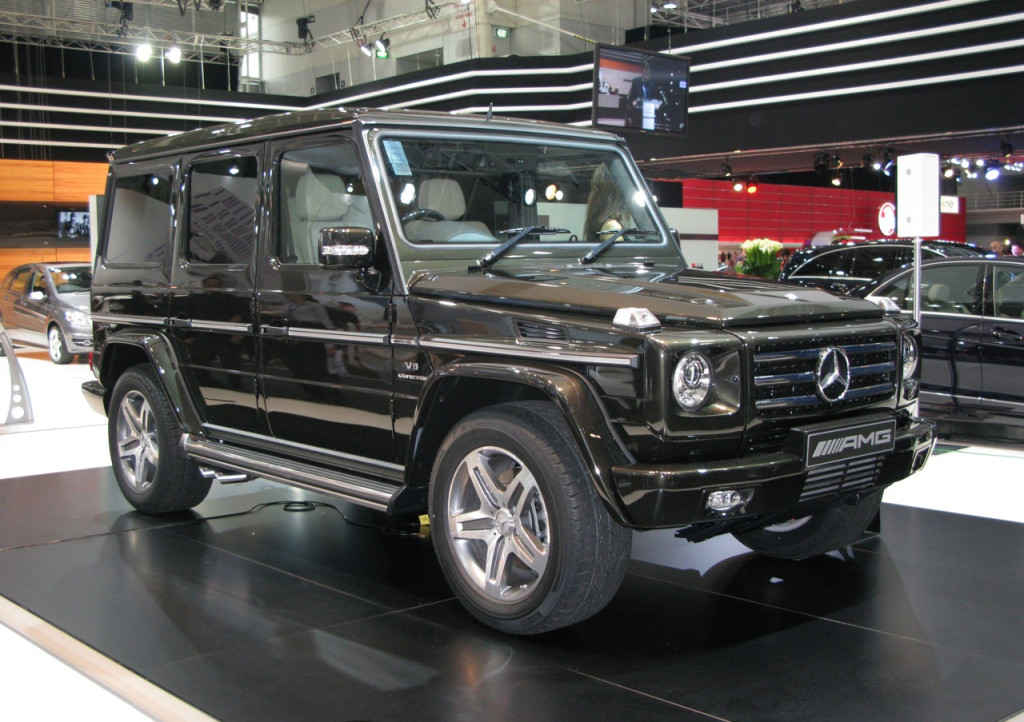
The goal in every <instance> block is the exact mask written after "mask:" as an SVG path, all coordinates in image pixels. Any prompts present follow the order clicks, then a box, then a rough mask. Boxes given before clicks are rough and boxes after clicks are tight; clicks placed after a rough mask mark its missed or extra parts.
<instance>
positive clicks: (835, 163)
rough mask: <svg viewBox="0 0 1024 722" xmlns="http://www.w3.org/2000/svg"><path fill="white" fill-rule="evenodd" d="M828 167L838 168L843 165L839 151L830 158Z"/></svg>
mask: <svg viewBox="0 0 1024 722" xmlns="http://www.w3.org/2000/svg"><path fill="white" fill-rule="evenodd" d="M828 167H829V168H831V169H832V170H838V169H839V168H842V167H843V159H842V158H840V157H839V154H838V153H833V154H832V157H831V158H829V159H828Z"/></svg>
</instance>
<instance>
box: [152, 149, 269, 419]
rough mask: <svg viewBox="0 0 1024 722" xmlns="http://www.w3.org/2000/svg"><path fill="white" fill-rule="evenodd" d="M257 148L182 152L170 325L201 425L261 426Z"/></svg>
mask: <svg viewBox="0 0 1024 722" xmlns="http://www.w3.org/2000/svg"><path fill="white" fill-rule="evenodd" d="M261 152H262V146H252V147H243V148H232V149H231V150H230V151H226V150H225V151H221V152H217V153H213V154H209V153H207V154H201V155H195V156H191V157H186V158H185V159H184V162H183V169H184V171H183V172H184V176H183V181H184V182H183V184H182V187H183V189H184V200H183V203H182V204H181V205H182V213H183V217H182V218H181V219H180V220H181V222H180V224H179V227H180V229H181V231H180V233H179V238H178V244H179V252H178V254H177V257H178V262H177V263H176V264H175V266H174V268H172V269H171V287H172V293H171V303H170V312H169V317H170V325H171V333H172V334H173V335H174V337H175V339H176V341H177V346H178V353H179V357H180V358H181V359H182V363H183V365H184V366H185V369H186V372H187V374H188V375H189V376H190V378H191V380H192V382H193V383H194V384H195V386H196V388H197V389H198V391H199V396H200V397H201V398H202V402H203V405H204V407H205V408H204V419H205V421H206V422H207V424H208V425H209V427H210V428H209V429H208V431H209V432H210V433H211V434H212V435H214V436H217V435H222V434H223V433H224V432H225V431H226V430H229V429H230V430H240V431H246V432H254V433H265V432H266V430H267V429H266V419H265V417H264V416H263V413H262V412H261V410H260V409H259V407H258V405H257V396H256V337H255V319H254V299H253V292H254V288H255V283H254V280H253V278H254V277H253V273H254V261H253V252H254V249H255V243H256V223H257V215H256V210H257V207H258V205H259V203H258V199H259V193H260V179H261V173H260V169H261V159H260V154H261Z"/></svg>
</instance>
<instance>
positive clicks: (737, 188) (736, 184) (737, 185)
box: [732, 180, 747, 193]
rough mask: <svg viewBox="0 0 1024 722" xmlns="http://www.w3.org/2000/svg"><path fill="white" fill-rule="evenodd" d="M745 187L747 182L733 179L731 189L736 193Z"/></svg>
mask: <svg viewBox="0 0 1024 722" xmlns="http://www.w3.org/2000/svg"><path fill="white" fill-rule="evenodd" d="M746 187H747V184H746V183H744V182H743V181H741V180H736V181H733V184H732V189H733V190H734V191H736V192H737V193H741V192H742V191H743V190H744V189H745V188H746Z"/></svg>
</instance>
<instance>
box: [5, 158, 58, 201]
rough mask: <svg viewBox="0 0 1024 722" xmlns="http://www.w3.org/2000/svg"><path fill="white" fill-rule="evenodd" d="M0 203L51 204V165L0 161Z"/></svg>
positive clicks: (40, 162) (28, 161) (24, 161)
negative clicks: (26, 202)
mask: <svg viewBox="0 0 1024 722" xmlns="http://www.w3.org/2000/svg"><path fill="white" fill-rule="evenodd" d="M0 201H28V202H35V203H53V163H52V162H51V161H48V160H47V161H41V160H9V159H0Z"/></svg>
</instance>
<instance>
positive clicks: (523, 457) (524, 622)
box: [430, 402, 632, 634]
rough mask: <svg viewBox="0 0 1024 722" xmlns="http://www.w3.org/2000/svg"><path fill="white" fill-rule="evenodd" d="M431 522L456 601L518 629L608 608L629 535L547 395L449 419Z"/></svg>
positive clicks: (565, 622)
mask: <svg viewBox="0 0 1024 722" xmlns="http://www.w3.org/2000/svg"><path fill="white" fill-rule="evenodd" d="M430 522H431V529H432V532H431V535H432V537H433V539H434V547H435V550H436V552H437V556H438V559H439V560H440V563H441V568H442V570H443V571H444V575H445V578H446V579H447V580H448V584H449V585H450V586H451V588H452V590H453V591H454V592H455V594H456V596H457V597H458V598H459V600H460V601H461V602H462V604H463V606H464V607H465V608H466V609H467V610H468V611H469V612H470V614H472V615H473V616H474V617H476V618H477V619H478V620H480V621H481V622H483V623H484V624H486V625H488V626H490V627H493V628H495V629H498V630H500V631H503V632H510V633H514V634H539V633H541V632H547V631H550V630H553V629H558V628H560V627H565V626H569V625H571V624H575V623H577V622H580V621H582V620H584V619H586V618H587V617H590V616H591V615H593V614H596V613H597V612H598V611H600V610H601V609H603V608H604V606H605V605H606V604H607V603H608V602H609V601H611V598H612V597H613V596H615V592H616V591H617V590H618V588H619V586H620V585H621V584H622V579H623V577H624V576H625V573H626V565H627V563H628V562H629V551H630V546H631V543H632V532H631V531H630V530H629V529H626V528H624V527H622V526H620V525H618V524H617V523H615V521H614V520H613V519H612V517H611V515H610V514H609V513H608V511H607V510H606V509H605V508H604V506H603V504H602V503H601V500H600V499H599V498H598V495H597V492H596V491H595V489H594V486H593V483H592V481H591V478H590V475H589V473H588V472H587V469H586V466H585V465H584V463H583V461H582V459H581V457H580V454H579V451H578V449H577V447H576V444H575V441H574V440H573V438H572V435H571V432H570V431H569V428H568V427H567V426H566V424H565V421H564V419H563V418H562V417H561V415H560V413H559V412H558V411H557V409H555V407H554V406H553V405H551V404H549V403H543V402H525V403H514V404H502V405H499V406H495V407H493V408H491V409H485V410H482V411H478V412H476V413H474V414H471V415H470V416H467V417H466V418H465V419H463V420H462V421H461V422H459V423H458V424H457V425H456V426H455V428H453V429H452V430H451V432H450V433H449V434H448V437H447V438H446V439H445V441H444V443H443V444H442V446H441V448H440V450H439V452H438V456H437V460H436V463H435V464H434V470H433V475H432V477H431V482H430Z"/></svg>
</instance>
